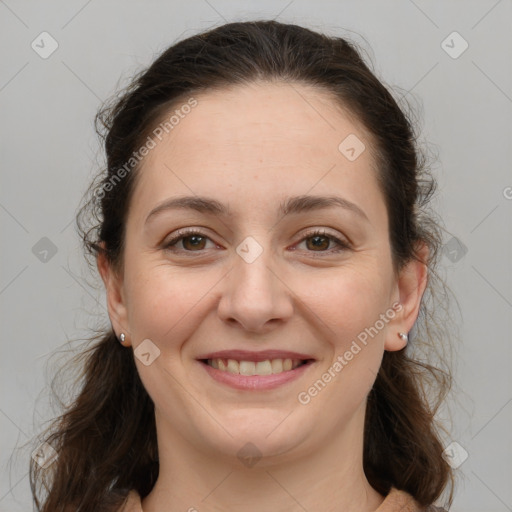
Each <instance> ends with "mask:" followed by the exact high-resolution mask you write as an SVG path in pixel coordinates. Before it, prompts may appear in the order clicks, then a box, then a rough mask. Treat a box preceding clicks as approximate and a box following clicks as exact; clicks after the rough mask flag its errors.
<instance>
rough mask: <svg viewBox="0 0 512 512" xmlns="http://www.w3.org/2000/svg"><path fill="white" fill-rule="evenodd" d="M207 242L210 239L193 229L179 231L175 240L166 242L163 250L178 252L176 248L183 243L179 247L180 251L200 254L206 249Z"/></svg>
mask: <svg viewBox="0 0 512 512" xmlns="http://www.w3.org/2000/svg"><path fill="white" fill-rule="evenodd" d="M207 240H210V239H209V238H208V237H207V236H206V235H205V234H204V233H201V232H200V231H197V230H193V229H189V230H181V231H178V232H177V233H176V235H175V236H174V237H173V238H171V239H170V240H168V241H166V242H165V243H164V245H163V248H164V249H167V250H176V249H174V247H175V246H177V245H178V244H179V243H181V247H178V250H183V251H186V252H200V251H201V250H202V249H205V244H206V241H207ZM210 241H211V240H210ZM214 245H215V244H214Z"/></svg>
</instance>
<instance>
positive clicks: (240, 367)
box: [208, 358, 302, 376]
mask: <svg viewBox="0 0 512 512" xmlns="http://www.w3.org/2000/svg"><path fill="white" fill-rule="evenodd" d="M301 362H302V361H301V360H300V359H289V358H288V359H272V360H270V359H266V360H265V361H258V362H256V361H236V360H235V359H221V358H216V359H208V364H209V365H210V366H212V367H213V368H217V369H218V370H221V371H227V372H229V373H236V374H240V375H246V376H250V375H271V374H275V373H282V372H286V371H289V370H292V369H295V368H297V366H299V365H300V363H301Z"/></svg>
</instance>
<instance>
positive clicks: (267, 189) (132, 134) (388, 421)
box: [31, 21, 452, 512]
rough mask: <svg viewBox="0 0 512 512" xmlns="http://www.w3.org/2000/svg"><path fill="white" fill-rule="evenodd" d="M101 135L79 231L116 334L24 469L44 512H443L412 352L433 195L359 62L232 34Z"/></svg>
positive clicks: (252, 30) (337, 52) (351, 53)
mask: <svg viewBox="0 0 512 512" xmlns="http://www.w3.org/2000/svg"><path fill="white" fill-rule="evenodd" d="M98 119H99V121H100V122H101V123H102V125H103V127H104V128H105V129H106V131H105V150H106V155H107V169H106V172H105V173H104V174H102V175H101V176H100V179H99V180H98V181H96V182H95V183H94V184H93V186H92V188H91V194H90V197H89V200H88V202H86V204H85V206H84V208H83V209H82V212H81V214H80V215H79V226H80V227H81V229H82V233H83V236H84V242H85V246H86V248H87V249H88V250H89V251H90V252H91V253H92V255H93V256H94V257H95V258H96V261H97V266H98V269H99V272H100V274H101V277H102V279H103V282H104V284H105V289H106V293H107V305H108V312H109V317H110V321H111V324H112V329H111V330H109V332H107V333H105V334H104V335H103V336H102V337H101V338H100V340H99V341H98V343H96V344H95V345H94V346H93V347H92V348H90V349H89V350H88V352H87V354H88V358H87V361H86V364H85V368H84V373H83V376H84V379H83V387H82V389H81V391H80V393H79V395H78V397H77V398H76V400H75V402H74V403H73V404H72V406H71V407H70V408H69V410H67V411H66V413H65V414H63V416H62V417H61V418H59V420H58V421H57V422H56V424H55V427H54V429H53V432H52V433H51V435H49V436H48V437H47V443H48V445H50V446H52V447H53V449H54V450H55V451H56V453H57V456H56V459H55V461H54V462H53V463H52V464H51V465H49V466H48V467H47V468H46V469H44V470H43V469H42V468H40V467H37V464H35V463H33V464H32V467H31V470H32V471H31V484H32V489H33V492H34V496H36V489H35V487H36V482H37V480H38V479H39V480H40V481H41V482H46V484H45V485H46V488H47V490H48V495H47V496H46V497H45V498H44V502H43V503H41V502H40V501H39V500H38V499H37V498H36V497H35V501H36V503H37V505H38V507H39V508H38V510H43V511H45V512H46V511H50V510H51V511H60V510H62V511H64V510H73V511H74V510H76V511H86V510H87V511H89V510H90V511H93V510H94V511H99V510H101V511H107V510H108V511H115V510H123V511H125V512H127V511H140V510H144V512H156V511H158V512H164V511H165V512H174V511H178V510H189V511H192V510H198V511H218V510H223V511H225V510H247V511H261V510H274V511H278V510H289V511H296V510H297V511H299V510H308V511H320V510H322V511H334V510H345V511H347V512H348V511H358V512H362V511H364V512H369V511H379V512H388V511H389V512H391V511H398V510H400V511H416V510H427V509H428V510H435V508H434V507H433V503H434V502H435V501H436V500H437V499H438V498H439V497H440V496H441V495H442V493H443V491H445V490H447V489H448V488H451V485H450V484H451V483H452V473H451V468H450V466H449V465H448V464H447V463H446V462H445V460H444V458H443V446H442V443H441V440H440V437H439V435H438V433H437V429H436V424H435V423H434V414H435V410H436V406H437V405H438V403H439V400H438V401H437V402H436V401H435V400H434V401H433V402H434V403H429V400H428V399H427V397H426V396H425V395H424V390H425V389H426V379H427V378H428V377H429V376H430V377H434V383H437V385H438V395H437V396H438V398H440V399H441V398H442V397H443V394H444V393H445V392H446V390H447V388H448V385H449V376H448V375H447V374H445V373H443V372H441V371H440V370H437V369H436V368H434V367H433V366H429V365H428V364H427V363H425V362H419V361H416V360H414V358H413V357H412V356H411V355H410V353H409V351H410V349H409V344H413V346H414V344H415V343H416V342H417V343H420V342H421V341H423V342H430V341H434V340H430V339H429V338H428V336H427V334H429V333H431V332H432V329H431V327H432V326H429V324H428V322H426V324H427V325H426V329H425V332H426V334H425V336H423V335H422V334H421V329H419V323H418V322H417V320H418V317H419V316H420V319H421V318H423V319H429V318H430V317H429V314H428V311H427V309H426V301H425V299H424V294H425V292H426V291H428V290H429V288H430V287H431V286H432V275H433V274H432V270H433V269H434V266H435V262H436V255H437V249H438V246H439V240H440V237H439V232H438V228H437V227H436V224H435V223H434V222H433V221H432V219H431V217H429V216H427V215H426V213H425V211H426V206H427V204H428V200H429V198H430V196H431V194H432V191H433V190H434V181H433V179H432V178H431V177H430V176H429V175H428V173H426V171H425V169H423V167H422V165H421V162H420V159H419V155H418V153H417V150H416V146H415V137H414V133H413V128H412V127H411V124H410V122H409V121H408V119H407V118H406V116H405V115H404V113H403V112H402V111H401V109H400V108H399V107H398V105H397V104H396V102H395V101H394V99H393V98H392V96H391V95H390V93H389V92H388V91H387V90H386V88H385V87H384V86H383V85H382V84H381V83H380V82H379V80H378V79H377V78H376V77H375V76H374V75H373V74H372V72H371V71H370V70H369V69H368V67H367V66H366V64H365V63H364V62H363V60H362V59H361V57H360V56H359V53H358V52H357V51H356V49H355V47H354V46H353V45H352V44H350V43H349V42H347V41H346V40H344V39H341V38H330V37H326V36H324V35H321V34H318V33H315V32H312V31H310V30H307V29H305V28H301V27H298V26H294V25H285V24H281V23H278V22H274V21H258V22H247V23H232V24H227V25H224V26H221V27H218V28H216V29H213V30H211V31H208V32H206V33H203V34H199V35H197V36H194V37H191V38H189V39H186V40H184V41H181V42H179V43H178V44H176V45H174V46H172V47H170V48H169V49H168V50H167V51H165V52H164V53H163V54H162V55H161V56H160V57H159V58H158V59H157V60H156V61H155V62H154V63H153V64H152V65H151V66H150V67H149V69H147V70H146V71H144V72H143V73H141V74H140V75H139V76H138V77H137V78H136V80H134V81H133V83H132V85H131V86H130V87H129V88H128V90H127V91H125V93H124V95H123V96H122V97H121V98H120V99H117V100H116V102H115V103H114V104H113V105H112V106H111V107H107V108H105V109H104V110H103V111H102V112H100V114H99V116H98ZM90 214H92V216H91V215H90ZM88 215H89V217H88ZM91 218H92V219H97V220H98V222H97V223H96V224H93V225H92V227H90V226H89V228H88V226H87V224H84V220H87V219H89V220H90V219H91ZM427 268H428V269H429V272H428V273H427ZM420 313H421V315H420ZM413 326H414V327H415V330H414V333H415V334H414V335H411V337H410V338H409V336H408V333H410V331H411V330H412V329H413ZM429 327H430V329H429ZM422 336H423V337H422ZM429 389H430V388H429ZM432 389H433V388H432ZM450 502H451V494H450V496H449V498H448V503H450Z"/></svg>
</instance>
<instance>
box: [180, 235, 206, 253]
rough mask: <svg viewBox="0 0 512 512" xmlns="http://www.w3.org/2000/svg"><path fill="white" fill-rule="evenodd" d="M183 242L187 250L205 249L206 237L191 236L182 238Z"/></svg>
mask: <svg viewBox="0 0 512 512" xmlns="http://www.w3.org/2000/svg"><path fill="white" fill-rule="evenodd" d="M181 241H182V243H183V247H184V248H185V249H186V250H191V251H193V250H194V249H204V244H205V242H206V238H205V237H204V236H198V235H190V236H184V237H182V238H181Z"/></svg>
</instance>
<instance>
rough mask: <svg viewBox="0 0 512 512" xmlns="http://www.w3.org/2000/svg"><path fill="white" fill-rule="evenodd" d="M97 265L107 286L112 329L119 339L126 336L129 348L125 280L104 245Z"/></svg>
mask: <svg viewBox="0 0 512 512" xmlns="http://www.w3.org/2000/svg"><path fill="white" fill-rule="evenodd" d="M96 265H97V267H98V271H99V273H100V275H101V279H102V280H103V284H104V285H105V291H106V294H107V309H108V315H109V317H110V322H111V323H112V328H113V329H114V332H115V333H116V336H117V337H119V336H120V334H121V333H124V334H125V335H126V341H125V342H124V343H123V345H125V346H129V345H130V344H131V343H130V339H131V336H130V335H129V334H130V333H129V331H128V328H127V327H128V321H127V314H126V305H125V301H124V294H123V278H122V275H119V273H118V272H117V271H116V270H115V269H114V268H113V267H112V265H111V263H110V262H109V260H108V258H107V256H106V254H105V251H104V250H103V244H102V250H101V251H99V253H98V256H97V257H96Z"/></svg>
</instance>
